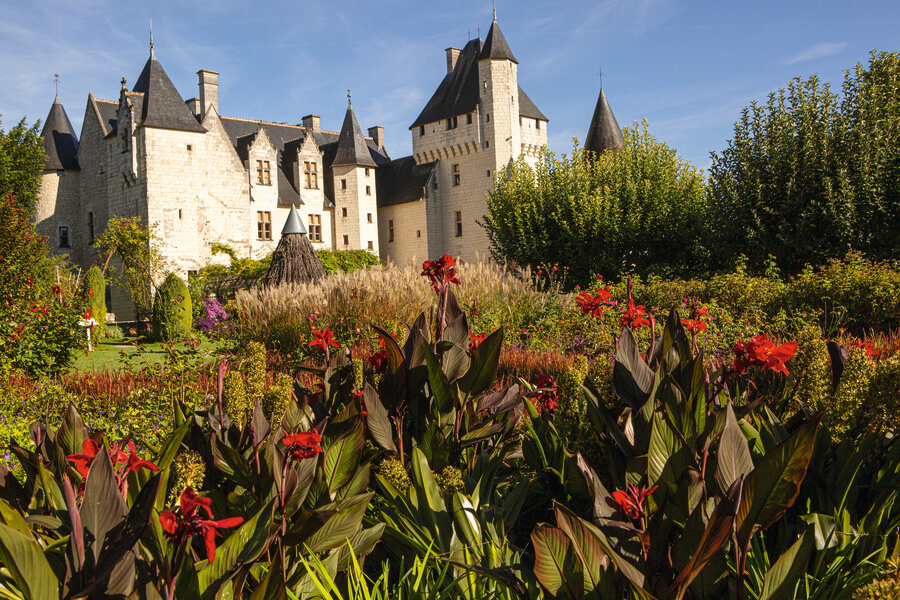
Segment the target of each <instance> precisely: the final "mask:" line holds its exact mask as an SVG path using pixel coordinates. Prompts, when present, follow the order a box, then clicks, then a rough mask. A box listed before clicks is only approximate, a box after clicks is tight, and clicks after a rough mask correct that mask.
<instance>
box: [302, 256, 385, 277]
mask: <svg viewBox="0 0 900 600" xmlns="http://www.w3.org/2000/svg"><path fill="white" fill-rule="evenodd" d="M316 254H317V255H318V256H319V260H320V261H322V267H323V268H324V269H325V272H326V273H338V272H341V273H352V272H353V271H356V270H357V269H368V268H369V267H374V266H375V265H380V264H381V259H379V258H378V257H377V256H375V255H374V254H372V253H371V252H368V251H366V250H316Z"/></svg>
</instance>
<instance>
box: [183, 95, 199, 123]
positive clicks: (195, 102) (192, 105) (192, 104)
mask: <svg viewBox="0 0 900 600" xmlns="http://www.w3.org/2000/svg"><path fill="white" fill-rule="evenodd" d="M184 103H185V104H187V107H188V108H189V109H191V112H192V113H194V116H195V117H197V118H202V117H201V115H200V98H188V99H187V100H185V101H184Z"/></svg>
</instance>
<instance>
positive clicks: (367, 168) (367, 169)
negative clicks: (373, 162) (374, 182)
mask: <svg viewBox="0 0 900 600" xmlns="http://www.w3.org/2000/svg"><path fill="white" fill-rule="evenodd" d="M368 176H369V167H366V177H368Z"/></svg>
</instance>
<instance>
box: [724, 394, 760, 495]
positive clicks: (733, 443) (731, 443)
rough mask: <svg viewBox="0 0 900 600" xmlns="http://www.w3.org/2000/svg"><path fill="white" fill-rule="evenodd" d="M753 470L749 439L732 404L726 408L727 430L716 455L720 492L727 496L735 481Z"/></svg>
mask: <svg viewBox="0 0 900 600" xmlns="http://www.w3.org/2000/svg"><path fill="white" fill-rule="evenodd" d="M752 470H753V459H752V458H751V457H750V448H749V447H748V446H747V438H746V437H744V433H743V431H742V430H741V427H740V425H738V422H737V419H736V418H735V416H734V408H732V406H731V403H730V402H729V403H728V405H727V406H726V407H725V429H724V430H722V437H721V439H720V440H719V452H718V454H717V455H716V483H717V484H718V486H719V491H720V492H721V493H723V494H725V493H726V492H727V491H728V489H729V488H730V487H731V484H733V483H734V482H735V481H737V480H738V479H740V478H741V477H744V476H746V475H747V474H748V473H749V472H750V471H752Z"/></svg>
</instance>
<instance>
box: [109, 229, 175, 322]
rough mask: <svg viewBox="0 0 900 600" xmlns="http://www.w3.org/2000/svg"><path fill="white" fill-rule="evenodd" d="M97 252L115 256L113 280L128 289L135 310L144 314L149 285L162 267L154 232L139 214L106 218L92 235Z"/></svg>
mask: <svg viewBox="0 0 900 600" xmlns="http://www.w3.org/2000/svg"><path fill="white" fill-rule="evenodd" d="M94 248H96V249H97V253H98V254H99V255H100V256H105V257H107V260H108V259H109V258H111V257H113V256H114V257H115V258H116V259H118V261H119V265H118V267H113V274H114V279H115V281H116V282H117V283H118V284H119V285H122V286H124V287H127V288H128V289H129V290H131V299H132V301H133V302H134V305H135V307H136V308H137V310H138V313H142V314H147V313H149V312H150V310H151V304H152V301H153V299H154V298H153V285H154V281H157V280H158V279H160V278H161V277H162V275H163V274H164V273H165V270H166V264H165V260H164V259H163V257H162V254H161V253H160V251H159V247H158V241H157V238H156V234H155V233H154V232H153V228H152V227H148V226H147V225H145V224H144V223H143V222H142V221H141V218H140V217H132V218H126V217H116V218H113V219H110V221H109V223H108V224H107V226H106V229H105V230H104V231H103V232H101V233H100V235H98V236H96V237H95V238H94Z"/></svg>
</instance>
